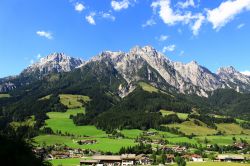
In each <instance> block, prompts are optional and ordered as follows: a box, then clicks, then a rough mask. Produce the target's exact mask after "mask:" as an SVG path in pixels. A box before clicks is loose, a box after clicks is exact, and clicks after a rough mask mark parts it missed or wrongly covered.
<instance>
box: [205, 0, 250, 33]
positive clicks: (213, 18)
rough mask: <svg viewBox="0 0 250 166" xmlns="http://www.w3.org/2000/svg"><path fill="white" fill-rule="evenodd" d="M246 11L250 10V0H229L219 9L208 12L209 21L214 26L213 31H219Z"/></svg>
mask: <svg viewBox="0 0 250 166" xmlns="http://www.w3.org/2000/svg"><path fill="white" fill-rule="evenodd" d="M245 10H250V0H227V1H225V2H222V3H221V4H220V6H219V7H217V8H215V9H212V10H207V20H208V21H209V22H211V23H212V24H213V29H216V30H219V29H220V28H221V27H223V26H224V25H226V24H227V23H228V22H230V21H231V20H233V19H234V17H235V16H236V15H237V14H239V13H241V12H243V11H245Z"/></svg>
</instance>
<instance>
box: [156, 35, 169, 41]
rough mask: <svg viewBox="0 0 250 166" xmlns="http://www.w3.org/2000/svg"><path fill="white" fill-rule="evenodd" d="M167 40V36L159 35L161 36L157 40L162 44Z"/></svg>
mask: <svg viewBox="0 0 250 166" xmlns="http://www.w3.org/2000/svg"><path fill="white" fill-rule="evenodd" d="M168 38H169V36H167V35H161V36H160V37H159V38H158V40H159V41H160V42H163V41H166V40H167V39H168Z"/></svg>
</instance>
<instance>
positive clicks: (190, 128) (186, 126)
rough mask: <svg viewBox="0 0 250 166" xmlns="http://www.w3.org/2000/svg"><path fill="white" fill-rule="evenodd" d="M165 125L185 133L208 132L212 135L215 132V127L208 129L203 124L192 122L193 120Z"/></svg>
mask: <svg viewBox="0 0 250 166" xmlns="http://www.w3.org/2000/svg"><path fill="white" fill-rule="evenodd" d="M167 126H168V127H171V128H178V130H179V131H181V132H183V133H185V134H187V135H191V134H192V133H193V134H195V135H208V134H210V135H212V134H215V133H217V131H216V130H215V129H210V128H208V127H206V126H203V125H201V126H198V125H196V124H194V122H193V121H185V122H183V123H181V124H170V125H167Z"/></svg>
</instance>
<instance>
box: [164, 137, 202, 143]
mask: <svg viewBox="0 0 250 166" xmlns="http://www.w3.org/2000/svg"><path fill="white" fill-rule="evenodd" d="M166 140H167V141H169V143H170V144H178V143H189V144H199V143H198V141H197V140H195V139H189V138H187V137H174V138H166Z"/></svg>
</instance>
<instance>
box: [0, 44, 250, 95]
mask: <svg viewBox="0 0 250 166" xmlns="http://www.w3.org/2000/svg"><path fill="white" fill-rule="evenodd" d="M101 61H102V62H104V63H105V64H106V65H107V66H110V67H112V68H114V69H115V70H116V71H117V72H118V73H119V74H120V75H121V76H122V77H123V79H124V80H126V82H127V84H126V85H120V86H119V88H118V89H117V90H118V92H119V93H120V96H123V97H124V96H126V95H127V94H128V93H129V92H131V91H133V90H134V89H135V87H136V83H137V82H138V81H141V80H145V81H148V82H149V83H150V84H152V85H154V86H156V87H158V88H159V89H163V90H169V87H171V88H170V89H175V90H177V91H178V92H179V93H185V94H197V95H199V96H204V97H207V96H208V95H209V93H210V92H212V91H214V90H216V89H226V88H229V89H234V90H236V91H237V92H250V77H248V76H246V75H244V74H242V73H240V72H239V71H237V70H236V69H234V68H233V67H232V66H231V67H222V68H220V69H218V72H217V73H213V72H211V71H210V70H209V69H207V68H206V67H203V66H201V65H199V64H198V63H197V62H195V61H191V62H189V63H186V64H185V63H182V62H174V61H172V60H170V59H168V58H167V57H166V56H165V55H164V54H162V53H161V52H158V51H157V50H156V49H154V48H153V47H151V46H144V47H140V46H135V47H134V48H132V49H131V50H130V51H129V52H127V53H126V52H122V51H116V52H113V51H103V52H101V53H100V54H98V55H97V56H94V57H93V58H91V59H90V60H88V61H83V60H81V59H77V58H73V57H69V56H67V55H66V54H64V53H53V54H50V55H48V56H46V57H45V58H41V59H40V61H39V62H36V63H34V64H32V65H31V66H29V67H28V68H26V69H24V70H23V71H22V72H21V74H20V75H19V76H17V77H13V78H11V77H10V78H9V79H7V81H4V79H3V80H2V81H1V84H0V91H2V92H6V91H9V90H13V89H15V88H16V87H18V86H20V85H23V84H29V82H28V81H27V82H25V83H19V85H17V84H16V83H14V82H15V81H13V80H15V79H17V78H20V77H27V78H26V79H27V80H29V81H30V77H31V75H32V76H33V77H35V78H36V79H41V78H42V77H43V76H45V75H48V74H50V73H61V72H69V73H70V72H71V71H72V70H75V69H77V68H82V67H83V66H85V65H86V64H89V63H91V62H97V63H99V62H101ZM142 73H143V74H142Z"/></svg>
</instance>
